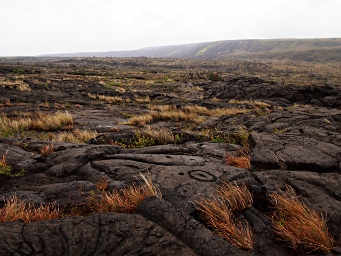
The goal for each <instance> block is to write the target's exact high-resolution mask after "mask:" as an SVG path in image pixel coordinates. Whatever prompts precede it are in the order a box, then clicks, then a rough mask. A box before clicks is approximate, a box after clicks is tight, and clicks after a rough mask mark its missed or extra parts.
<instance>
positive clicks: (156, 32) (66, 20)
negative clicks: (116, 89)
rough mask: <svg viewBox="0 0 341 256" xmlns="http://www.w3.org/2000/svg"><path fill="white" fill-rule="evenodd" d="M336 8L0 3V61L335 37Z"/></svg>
mask: <svg viewBox="0 0 341 256" xmlns="http://www.w3.org/2000/svg"><path fill="white" fill-rule="evenodd" d="M340 13H341V0H237V1H235V0H233V1H232V0H231V1H227V0H209V1H202V0H171V1H170V0H122V1H121V0H0V56H14V55H37V54H43V53H66V52H82V51H111V50H129V49H136V48H142V47H148V46H158V45H174V44H184V43H195V42H206V41H217V40H229V39H249V38H316V37H341V14H340Z"/></svg>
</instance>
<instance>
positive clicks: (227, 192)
mask: <svg viewBox="0 0 341 256" xmlns="http://www.w3.org/2000/svg"><path fill="white" fill-rule="evenodd" d="M196 204H197V209H198V210H199V211H200V212H201V214H202V215H203V218H204V219H205V220H206V221H207V223H208V224H209V225H210V226H211V227H212V228H213V229H214V230H215V232H216V233H217V234H218V235H219V236H221V237H223V238H224V239H226V240H227V241H229V242H230V243H231V244H233V245H234V246H237V247H240V248H244V249H252V248H253V243H254V242H253V232H252V229H251V227H250V225H249V224H248V223H247V222H246V221H238V220H237V219H236V218H235V217H234V215H233V211H235V210H238V211H241V210H244V209H245V208H248V207H251V205H252V196H251V193H250V192H249V190H248V189H247V188H246V186H236V185H231V184H228V183H224V184H223V185H222V186H220V187H219V188H218V193H217V195H216V196H215V197H214V198H213V199H205V200H201V201H197V202H196Z"/></svg>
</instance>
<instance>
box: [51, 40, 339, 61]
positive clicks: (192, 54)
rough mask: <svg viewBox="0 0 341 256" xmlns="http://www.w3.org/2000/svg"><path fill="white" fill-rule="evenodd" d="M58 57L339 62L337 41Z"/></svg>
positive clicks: (220, 44) (202, 46)
mask: <svg viewBox="0 0 341 256" xmlns="http://www.w3.org/2000/svg"><path fill="white" fill-rule="evenodd" d="M54 56H61V57H89V56H96V57H154V58H155V57H156V58H204V59H221V58H243V59H245V58H251V59H269V58H270V59H292V60H297V59H298V60H302V61H339V60H340V59H341V39H337V38H333V39H271V40H228V41H217V42H206V43H197V44H186V45H175V46H160V47H150V48H143V49H139V50H134V51H112V52H87V53H72V54H58V55H54Z"/></svg>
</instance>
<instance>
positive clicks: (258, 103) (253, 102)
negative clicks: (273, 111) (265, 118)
mask: <svg viewBox="0 0 341 256" xmlns="http://www.w3.org/2000/svg"><path fill="white" fill-rule="evenodd" d="M229 103H230V104H240V105H249V106H254V107H263V108H264V107H271V105H270V104H268V103H265V102H263V101H259V100H235V99H231V100H229Z"/></svg>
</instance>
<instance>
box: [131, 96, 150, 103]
mask: <svg viewBox="0 0 341 256" xmlns="http://www.w3.org/2000/svg"><path fill="white" fill-rule="evenodd" d="M134 100H135V102H137V103H141V104H142V103H150V97H149V96H146V97H136V98H135V99H134Z"/></svg>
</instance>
